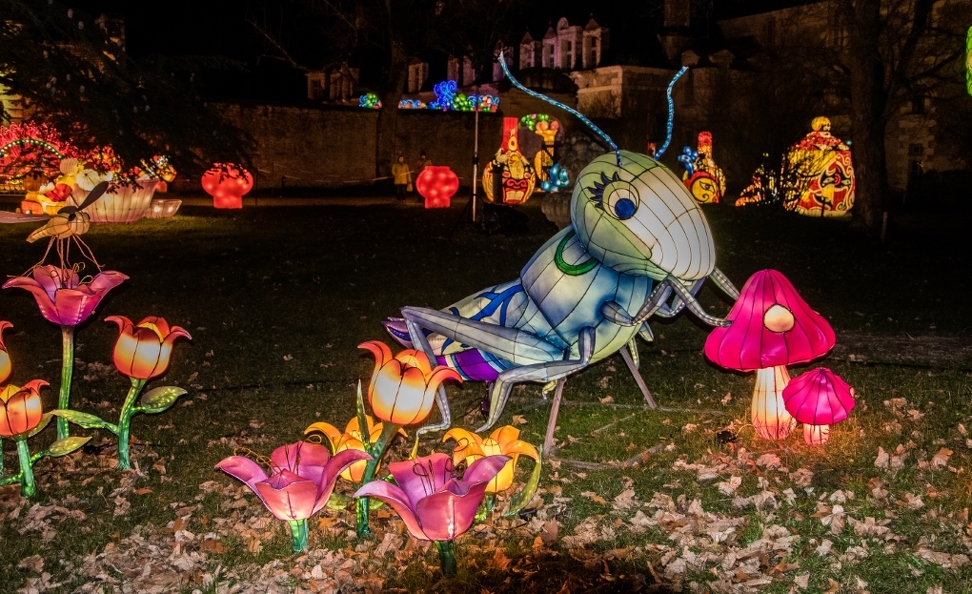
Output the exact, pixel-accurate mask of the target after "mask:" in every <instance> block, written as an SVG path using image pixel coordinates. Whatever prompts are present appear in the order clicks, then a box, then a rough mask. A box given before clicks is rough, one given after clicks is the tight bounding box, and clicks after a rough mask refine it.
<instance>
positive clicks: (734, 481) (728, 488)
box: [716, 476, 742, 495]
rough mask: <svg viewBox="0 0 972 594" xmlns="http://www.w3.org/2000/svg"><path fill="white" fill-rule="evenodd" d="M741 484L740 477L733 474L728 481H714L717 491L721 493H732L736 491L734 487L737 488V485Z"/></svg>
mask: <svg viewBox="0 0 972 594" xmlns="http://www.w3.org/2000/svg"><path fill="white" fill-rule="evenodd" d="M741 484H742V477H740V476H733V477H730V478H729V480H728V481H720V482H718V483H716V487H718V488H719V492H720V493H722V494H723V495H733V494H734V493H735V492H736V489H738V488H739V485H741Z"/></svg>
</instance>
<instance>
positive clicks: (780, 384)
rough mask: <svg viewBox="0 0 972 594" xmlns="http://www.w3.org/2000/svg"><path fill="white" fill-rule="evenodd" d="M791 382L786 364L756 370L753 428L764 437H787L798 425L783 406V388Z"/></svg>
mask: <svg viewBox="0 0 972 594" xmlns="http://www.w3.org/2000/svg"><path fill="white" fill-rule="evenodd" d="M788 383H790V373H789V372H788V371H787V370H786V366H785V365H777V366H775V367H764V368H763V369H758V370H757V371H756V389H755V390H753V411H752V414H753V428H754V429H755V430H756V434H757V435H759V436H760V437H761V438H763V439H785V438H786V436H787V435H789V434H790V431H792V430H793V428H794V427H796V420H795V419H794V418H793V416H792V415H791V414H790V413H788V412H787V411H786V408H784V407H783V388H785V387H786V385H787V384H788Z"/></svg>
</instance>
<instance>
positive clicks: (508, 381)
mask: <svg viewBox="0 0 972 594" xmlns="http://www.w3.org/2000/svg"><path fill="white" fill-rule="evenodd" d="M578 347H579V350H580V358H578V359H565V360H563V361H551V362H549V363H537V364H534V365H523V366H521V367H514V368H512V369H507V370H506V371H503V372H501V373H500V374H499V376H497V378H496V381H495V382H494V383H493V390H492V393H491V394H490V406H489V418H488V419H486V422H485V423H484V424H483V426H482V427H480V428H479V429H476V432H477V433H482V432H483V431H486V430H487V429H489V428H490V427H492V426H493V425H495V424H496V421H498V420H499V418H500V415H502V414H503V408H505V407H506V401H507V400H509V398H510V389H512V388H513V385H514V384H519V383H522V382H544V383H546V382H550V381H554V380H559V379H562V378H564V377H567V376H568V375H570V374H572V373H574V372H576V371H580V370H582V369H584V368H585V367H587V366H588V365H590V364H591V356H592V355H593V354H594V328H591V327H586V328H584V329H582V330H581V332H580V337H579V341H578ZM551 414H556V413H554V412H551Z"/></svg>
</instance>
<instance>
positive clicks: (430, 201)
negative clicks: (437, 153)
mask: <svg viewBox="0 0 972 594" xmlns="http://www.w3.org/2000/svg"><path fill="white" fill-rule="evenodd" d="M415 189H416V190H418V193H419V194H421V195H422V197H423V198H425V208H449V205H450V203H451V202H450V199H451V198H452V195H453V194H455V193H456V190H458V189H459V176H457V175H456V173H455V172H454V171H453V170H451V169H449V168H448V167H446V166H445V165H427V166H426V167H425V168H424V169H422V173H420V174H419V176H418V178H417V179H416V180H415Z"/></svg>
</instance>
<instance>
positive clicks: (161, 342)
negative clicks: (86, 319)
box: [105, 316, 192, 469]
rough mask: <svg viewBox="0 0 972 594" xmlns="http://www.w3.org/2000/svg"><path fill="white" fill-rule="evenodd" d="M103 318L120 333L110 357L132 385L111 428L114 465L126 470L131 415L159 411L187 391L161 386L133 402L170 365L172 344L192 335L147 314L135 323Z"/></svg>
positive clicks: (120, 317)
mask: <svg viewBox="0 0 972 594" xmlns="http://www.w3.org/2000/svg"><path fill="white" fill-rule="evenodd" d="M105 321H106V322H114V323H115V324H117V325H118V330H119V334H118V340H116V341H115V349H114V353H113V359H114V361H115V367H116V368H118V371H120V372H122V373H123V374H125V375H127V376H128V377H129V379H130V380H131V384H132V387H131V388H130V389H129V391H128V395H127V396H126V397H125V403H124V404H123V405H122V409H121V413H120V414H119V419H118V426H117V427H116V428H115V430H114V431H113V432H114V433H116V435H118V466H117V468H119V469H126V468H131V461H130V459H129V455H128V437H129V433H130V428H131V421H132V416H134V415H135V414H136V413H140V412H144V413H152V414H154V413H160V412H162V411H164V410H166V409H167V408H169V407H170V406H172V405H173V404H174V403H175V401H176V400H178V398H179V397H180V396H182V395H183V394H185V393H186V391H185V390H183V389H181V388H177V387H174V386H163V387H160V388H155V389H153V390H151V391H149V392H148V393H146V394H145V396H144V397H143V398H142V400H141V402H140V403H139V405H138V406H136V405H135V399H136V398H137V397H138V395H139V394H140V393H141V391H142V388H144V387H145V383H146V382H147V381H148V380H149V379H151V378H153V377H156V376H159V375H162V374H163V373H165V370H166V369H167V368H168V367H169V357H170V356H171V355H172V343H174V342H175V341H176V339H177V338H179V337H184V338H188V339H190V340H192V337H191V336H189V333H188V332H186V331H185V330H183V329H182V328H180V327H179V326H172V327H171V328H170V327H169V324H168V322H166V321H165V320H164V319H162V318H158V317H155V316H150V317H147V318H145V319H143V320H142V321H141V322H139V323H138V324H137V325H133V324H132V322H131V320H129V319H128V318H126V317H125V316H108V317H107V318H105Z"/></svg>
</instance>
